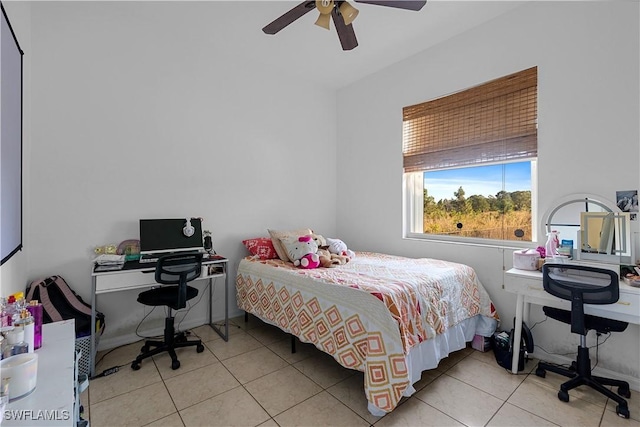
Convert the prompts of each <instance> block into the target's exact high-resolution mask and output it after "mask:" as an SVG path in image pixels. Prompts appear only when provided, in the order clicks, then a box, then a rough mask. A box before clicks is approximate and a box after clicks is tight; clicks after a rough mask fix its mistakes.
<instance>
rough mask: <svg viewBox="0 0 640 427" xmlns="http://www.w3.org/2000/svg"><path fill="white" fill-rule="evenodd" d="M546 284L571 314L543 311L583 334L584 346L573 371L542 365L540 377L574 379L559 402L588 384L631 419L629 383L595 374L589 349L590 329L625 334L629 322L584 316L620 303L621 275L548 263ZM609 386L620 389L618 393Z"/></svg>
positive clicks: (544, 272)
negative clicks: (587, 308)
mask: <svg viewBox="0 0 640 427" xmlns="http://www.w3.org/2000/svg"><path fill="white" fill-rule="evenodd" d="M542 283H543V286H544V290H545V291H547V292H548V293H550V294H551V295H554V296H556V297H558V298H562V299H565V300H569V301H571V311H567V310H561V309H557V308H553V307H546V306H545V307H543V310H544V312H545V314H546V315H547V316H549V317H551V318H552V319H556V320H559V321H561V322H564V323H568V324H570V325H571V332H573V333H575V334H579V335H580V345H579V347H578V357H577V359H576V361H575V362H573V363H572V365H571V367H570V368H564V367H562V366H557V365H553V364H550V363H546V362H540V363H538V368H537V369H536V375H537V376H539V377H542V378H544V377H545V375H546V371H551V372H555V373H557V374H560V375H563V376H565V377H569V378H571V379H570V380H569V381H567V382H565V383H564V384H562V385H561V386H560V391H559V392H558V399H560V400H562V401H563V402H568V401H569V390H572V389H574V388H576V387H578V386H581V385H588V386H589V387H591V388H593V389H595V390H597V391H598V392H600V393H602V394H604V395H605V396H607V397H608V398H609V399H612V400H615V401H616V402H617V403H618V405H617V406H616V413H617V414H618V415H619V416H621V417H624V418H629V408H628V406H627V401H626V400H624V399H623V398H622V397H620V396H624V397H626V398H629V397H631V392H630V391H629V383H627V382H625V381H619V380H614V379H610V378H602V377H597V376H594V375H591V361H590V360H589V348H588V347H587V332H588V331H589V330H595V331H597V332H598V333H609V332H622V331H624V330H625V329H626V328H627V325H628V323H626V322H621V321H619V320H612V319H606V318H603V317H597V316H591V315H589V314H584V304H613V303H615V302H616V301H618V298H619V279H618V275H617V274H616V273H615V272H613V271H611V270H606V269H601V268H593V267H587V266H582V265H574V264H544V266H543V267H542ZM605 386H615V387H618V394H615V393H614V392H612V391H611V390H609V389H608V388H606V387H605ZM618 395H620V396H618Z"/></svg>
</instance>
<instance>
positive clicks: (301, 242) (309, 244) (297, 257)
mask: <svg viewBox="0 0 640 427" xmlns="http://www.w3.org/2000/svg"><path fill="white" fill-rule="evenodd" d="M281 241H282V243H283V244H284V247H285V249H286V251H287V256H288V257H289V259H290V260H291V261H293V265H295V266H296V267H301V268H317V267H319V266H320V258H319V256H318V254H317V252H318V245H316V242H315V241H314V240H313V238H312V237H311V236H309V235H307V236H300V237H291V238H288V239H284V240H281Z"/></svg>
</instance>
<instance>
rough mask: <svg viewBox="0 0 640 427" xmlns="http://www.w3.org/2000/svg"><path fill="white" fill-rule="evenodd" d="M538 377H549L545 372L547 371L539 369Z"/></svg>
mask: <svg viewBox="0 0 640 427" xmlns="http://www.w3.org/2000/svg"><path fill="white" fill-rule="evenodd" d="M536 376H537V377H540V378H544V377H546V376H547V371H545V370H544V369H542V368H537V369H536Z"/></svg>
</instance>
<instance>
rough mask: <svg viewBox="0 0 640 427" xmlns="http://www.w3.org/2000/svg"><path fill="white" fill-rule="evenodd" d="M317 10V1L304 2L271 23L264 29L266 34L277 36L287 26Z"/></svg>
mask: <svg viewBox="0 0 640 427" xmlns="http://www.w3.org/2000/svg"><path fill="white" fill-rule="evenodd" d="M315 8H316V2H315V1H309V0H307V1H304V2H302V3H300V4H299V5H297V6H296V7H294V8H293V9H291V10H290V11H288V12H287V13H285V14H284V15H282V16H280V17H279V18H276V19H275V20H274V21H273V22H271V23H269V24H268V25H267V26H266V27H264V28H263V29H262V31H263V32H264V33H265V34H275V33H277V32H278V31H280V30H282V29H283V28H284V27H286V26H287V25H289V24H291V23H292V22H293V21H295V20H296V19H298V18H300V17H302V16H303V15H305V14H307V13H308V12H311V11H312V10H313V9H315Z"/></svg>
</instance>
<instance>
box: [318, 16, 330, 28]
mask: <svg viewBox="0 0 640 427" xmlns="http://www.w3.org/2000/svg"><path fill="white" fill-rule="evenodd" d="M330 22H331V15H328V14H324V13H321V14H320V16H318V19H316V25H317V26H318V27H322V28H324V29H326V30H330V29H331V26H330Z"/></svg>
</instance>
